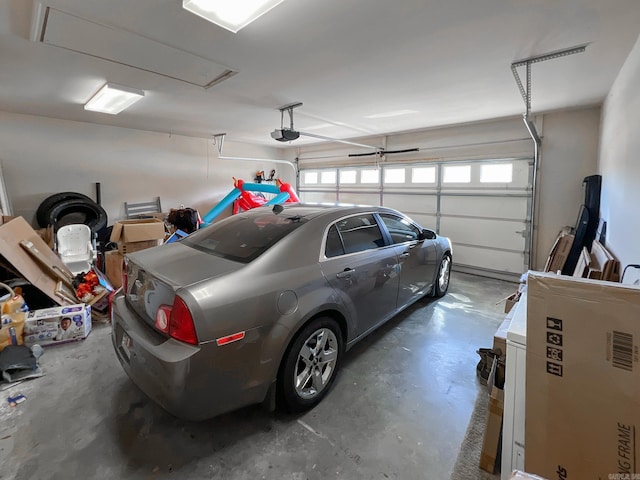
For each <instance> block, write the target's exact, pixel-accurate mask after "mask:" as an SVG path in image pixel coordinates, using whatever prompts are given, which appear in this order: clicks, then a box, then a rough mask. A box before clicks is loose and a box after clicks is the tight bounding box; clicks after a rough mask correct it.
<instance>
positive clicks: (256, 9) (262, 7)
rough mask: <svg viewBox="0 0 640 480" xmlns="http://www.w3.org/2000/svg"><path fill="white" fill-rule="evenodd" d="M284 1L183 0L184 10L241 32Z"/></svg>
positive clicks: (232, 30)
mask: <svg viewBox="0 0 640 480" xmlns="http://www.w3.org/2000/svg"><path fill="white" fill-rule="evenodd" d="M283 1H284V0H244V1H238V0H182V8H184V9H185V10H188V11H189V12H191V13H194V14H196V15H198V16H199V17H202V18H204V19H205V20H208V21H210V22H213V23H215V24H216V25H219V26H221V27H222V28H226V29H227V30H229V31H231V32H233V33H238V31H239V30H241V29H242V28H244V27H246V26H247V25H249V24H250V23H251V22H253V21H254V20H256V19H258V18H259V17H261V16H262V15H264V14H265V13H267V12H268V11H269V10H271V9H272V8H273V7H275V6H277V5H278V4H280V3H282V2H283Z"/></svg>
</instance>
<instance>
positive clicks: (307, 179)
mask: <svg viewBox="0 0 640 480" xmlns="http://www.w3.org/2000/svg"><path fill="white" fill-rule="evenodd" d="M303 182H304V184H305V185H315V184H316V183H318V172H304V176H303Z"/></svg>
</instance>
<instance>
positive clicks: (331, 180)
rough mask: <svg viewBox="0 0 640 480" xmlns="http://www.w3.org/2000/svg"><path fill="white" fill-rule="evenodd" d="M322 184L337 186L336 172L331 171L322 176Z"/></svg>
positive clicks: (323, 173)
mask: <svg viewBox="0 0 640 480" xmlns="http://www.w3.org/2000/svg"><path fill="white" fill-rule="evenodd" d="M320 183H321V184H323V185H335V184H336V172H335V170H329V171H326V172H322V173H321V174H320Z"/></svg>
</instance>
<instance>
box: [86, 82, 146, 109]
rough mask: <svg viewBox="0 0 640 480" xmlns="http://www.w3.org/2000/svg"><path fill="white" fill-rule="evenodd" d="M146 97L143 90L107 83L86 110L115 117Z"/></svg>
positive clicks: (87, 105)
mask: <svg viewBox="0 0 640 480" xmlns="http://www.w3.org/2000/svg"><path fill="white" fill-rule="evenodd" d="M142 97H144V92H143V91H142V90H136V89H135V88H129V87H123V86H122V85H116V84H114V83H106V84H105V85H104V87H102V88H101V89H100V90H98V93H96V94H95V95H94V96H93V97H91V100H89V101H88V102H87V103H86V104H85V106H84V109H85V110H91V111H93V112H102V113H109V114H111V115H115V114H117V113H120V112H121V111H123V110H124V109H125V108H129V107H130V106H131V105H133V104H134V103H136V102H137V101H138V100H140V99H141V98H142Z"/></svg>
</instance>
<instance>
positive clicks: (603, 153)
mask: <svg viewBox="0 0 640 480" xmlns="http://www.w3.org/2000/svg"><path fill="white" fill-rule="evenodd" d="M638 85H640V37H639V38H638V41H637V42H636V44H635V46H634V47H633V49H632V50H631V53H630V54H629V56H628V58H627V60H626V62H625V64H624V66H623V67H622V69H621V70H620V73H619V74H618V77H617V78H616V81H615V82H614V84H613V87H612V88H611V91H610V92H609V95H608V96H607V98H606V100H605V102H604V106H603V113H602V125H601V143H600V156H599V170H600V173H601V175H602V198H601V205H600V212H601V213H600V215H601V217H602V218H603V219H604V220H605V221H606V222H607V237H606V244H607V247H608V248H609V249H610V250H611V252H612V253H613V254H614V255H615V256H616V257H617V258H618V260H620V263H621V264H622V266H623V267H624V266H625V265H628V264H630V263H640V248H639V247H638V245H639V243H638V238H639V237H640V214H639V213H638V206H639V205H640V95H638Z"/></svg>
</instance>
